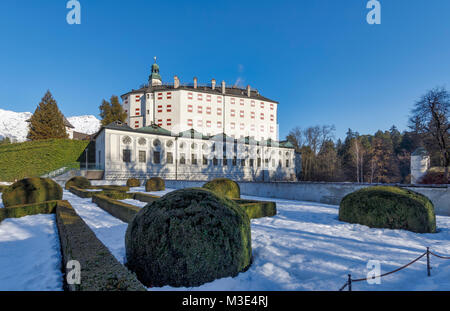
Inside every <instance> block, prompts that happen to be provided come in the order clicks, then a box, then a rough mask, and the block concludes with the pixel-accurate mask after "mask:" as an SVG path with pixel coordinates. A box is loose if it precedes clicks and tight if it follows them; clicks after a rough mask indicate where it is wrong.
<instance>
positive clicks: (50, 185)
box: [2, 178, 63, 207]
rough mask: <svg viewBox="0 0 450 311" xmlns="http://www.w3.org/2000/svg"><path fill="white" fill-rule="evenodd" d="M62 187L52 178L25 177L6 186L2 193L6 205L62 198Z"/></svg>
mask: <svg viewBox="0 0 450 311" xmlns="http://www.w3.org/2000/svg"><path fill="white" fill-rule="evenodd" d="M62 194H63V192H62V188H61V186H60V185H58V184H57V183H56V182H54V181H53V180H52V179H50V178H25V179H22V180H19V181H17V182H15V183H14V184H12V185H11V186H9V187H8V188H6V189H5V190H4V191H3V194H2V200H3V205H4V206H5V207H9V206H14V205H23V204H32V203H40V202H46V201H53V200H61V199H62Z"/></svg>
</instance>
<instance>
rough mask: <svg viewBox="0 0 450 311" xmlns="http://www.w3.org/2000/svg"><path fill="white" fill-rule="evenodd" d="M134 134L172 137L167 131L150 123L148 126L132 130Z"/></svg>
mask: <svg viewBox="0 0 450 311" xmlns="http://www.w3.org/2000/svg"><path fill="white" fill-rule="evenodd" d="M134 131H136V132H141V133H146V134H157V135H165V136H172V132H171V131H168V130H166V129H164V128H162V127H160V126H159V125H157V124H154V123H152V124H151V125H149V126H145V127H141V128H137V129H134Z"/></svg>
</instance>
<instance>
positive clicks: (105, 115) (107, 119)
mask: <svg viewBox="0 0 450 311" xmlns="http://www.w3.org/2000/svg"><path fill="white" fill-rule="evenodd" d="M99 108H100V117H101V118H102V125H103V126H106V125H108V124H110V123H111V122H114V121H121V122H125V121H126V119H127V113H126V112H125V111H124V110H123V107H122V105H121V104H120V103H119V98H118V97H117V96H115V95H113V96H111V99H110V101H109V102H108V101H106V100H103V101H102V104H101V105H100V107H99Z"/></svg>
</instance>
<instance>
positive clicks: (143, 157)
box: [139, 150, 147, 163]
mask: <svg viewBox="0 0 450 311" xmlns="http://www.w3.org/2000/svg"><path fill="white" fill-rule="evenodd" d="M139 162H140V163H145V162H147V159H146V152H145V151H144V150H139Z"/></svg>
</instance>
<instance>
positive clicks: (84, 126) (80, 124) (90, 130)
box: [67, 115, 101, 135]
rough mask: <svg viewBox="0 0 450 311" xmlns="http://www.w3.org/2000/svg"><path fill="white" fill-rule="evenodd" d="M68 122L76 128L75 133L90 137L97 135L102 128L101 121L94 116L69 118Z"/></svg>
mask: <svg viewBox="0 0 450 311" xmlns="http://www.w3.org/2000/svg"><path fill="white" fill-rule="evenodd" d="M67 120H68V121H69V122H70V124H72V125H73V126H74V127H75V129H74V131H76V132H80V133H85V134H89V135H91V134H95V133H97V132H98V130H99V129H100V127H101V124H100V120H99V119H97V118H96V117H95V116H93V115H86V116H78V117H69V118H67Z"/></svg>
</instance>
